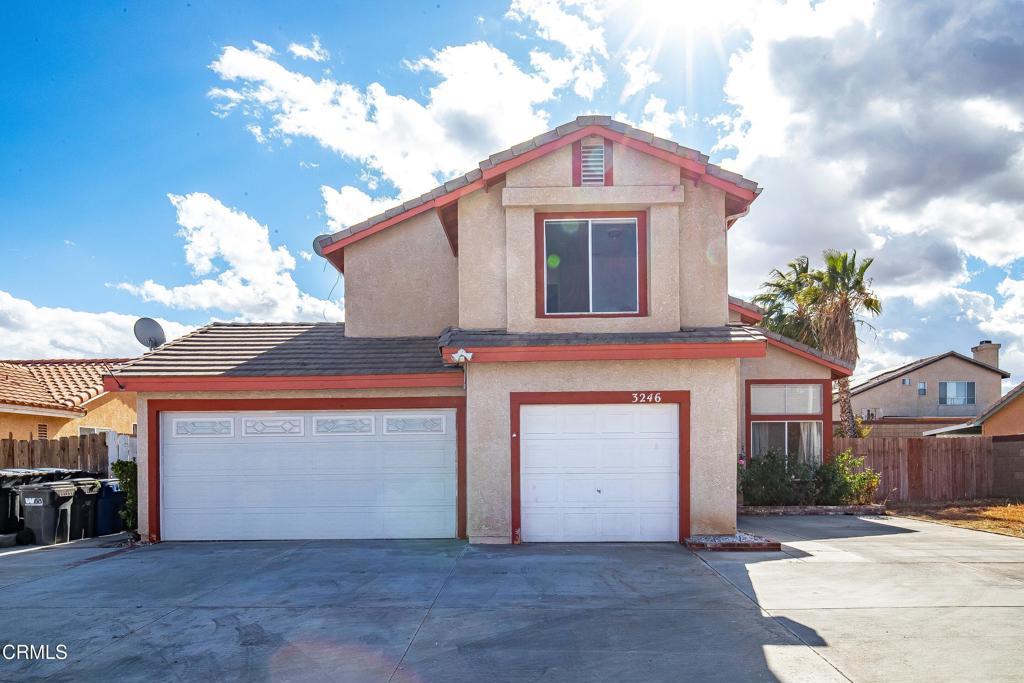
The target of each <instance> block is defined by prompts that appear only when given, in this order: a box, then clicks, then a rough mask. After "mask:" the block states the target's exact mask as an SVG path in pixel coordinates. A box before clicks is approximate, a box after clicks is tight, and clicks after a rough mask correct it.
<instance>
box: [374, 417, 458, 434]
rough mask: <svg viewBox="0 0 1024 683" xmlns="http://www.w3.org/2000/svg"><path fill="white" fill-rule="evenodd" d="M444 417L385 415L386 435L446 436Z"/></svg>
mask: <svg viewBox="0 0 1024 683" xmlns="http://www.w3.org/2000/svg"><path fill="white" fill-rule="evenodd" d="M444 423H445V419H444V416H443V415H385V416H384V433H385V434H444V433H445V424H444Z"/></svg>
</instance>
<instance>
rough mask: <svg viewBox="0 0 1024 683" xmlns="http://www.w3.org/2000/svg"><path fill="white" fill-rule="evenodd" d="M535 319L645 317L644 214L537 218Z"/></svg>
mask: <svg viewBox="0 0 1024 683" xmlns="http://www.w3.org/2000/svg"><path fill="white" fill-rule="evenodd" d="M536 239H537V315H538V317H554V316H570V317H573V316H575V317H615V316H645V315H647V221H646V214H643V213H629V212H610V213H585V214H537V236H536Z"/></svg>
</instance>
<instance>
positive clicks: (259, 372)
mask: <svg viewBox="0 0 1024 683" xmlns="http://www.w3.org/2000/svg"><path fill="white" fill-rule="evenodd" d="M429 372H452V370H451V368H448V367H445V366H444V365H442V363H441V354H440V351H439V350H438V347H437V337H383V338H375V337H346V336H345V325H344V323H213V324H210V325H207V326H205V327H201V328H199V329H198V330H196V331H194V332H192V333H190V334H187V335H185V336H184V337H181V338H179V339H176V340H174V341H172V342H170V343H168V344H165V345H163V346H161V347H160V348H158V349H156V350H155V351H151V352H150V353H147V354H146V355H144V356H143V357H142V358H139V359H138V360H136V361H134V362H131V363H128V364H127V365H125V366H124V367H122V368H121V369H120V370H119V371H118V372H117V375H118V377H125V378H128V377H161V376H163V377H172V376H173V377H182V376H191V377H215V376H221V377H273V376H324V375H328V376H338V375H378V374H418V373H429Z"/></svg>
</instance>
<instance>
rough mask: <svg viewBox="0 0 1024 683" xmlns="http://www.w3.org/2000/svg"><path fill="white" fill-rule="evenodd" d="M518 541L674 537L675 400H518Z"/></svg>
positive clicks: (676, 535)
mask: <svg viewBox="0 0 1024 683" xmlns="http://www.w3.org/2000/svg"><path fill="white" fill-rule="evenodd" d="M521 411H522V412H521V414H520V431H521V433H520V446H519V471H520V476H521V479H522V481H521V487H520V523H521V526H522V529H521V534H522V540H523V541H678V540H679V408H678V406H677V405H675V404H645V405H632V404H626V405H618V404H614V405H525V406H522V408H521Z"/></svg>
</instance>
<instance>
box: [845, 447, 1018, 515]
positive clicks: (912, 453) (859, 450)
mask: <svg viewBox="0 0 1024 683" xmlns="http://www.w3.org/2000/svg"><path fill="white" fill-rule="evenodd" d="M832 445H833V449H834V450H833V452H834V453H839V452H841V451H845V450H847V449H849V450H851V451H853V454H854V455H855V456H856V457H858V458H864V465H865V466H866V467H870V468H871V469H873V470H874V471H875V472H877V473H878V474H879V476H880V477H881V482H880V483H879V485H878V493H877V494H876V496H875V498H876V499H877V500H879V501H882V500H886V499H888V500H892V501H901V502H904V501H913V502H924V501H941V500H968V499H971V498H986V497H988V496H991V495H992V479H993V477H992V473H993V459H992V437H989V436H962V437H956V438H934V437H914V438H896V437H869V438H866V439H848V438H844V437H836V438H835V439H834V440H833V444H832ZM1020 495H1024V491H1022V493H1021V494H1020Z"/></svg>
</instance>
